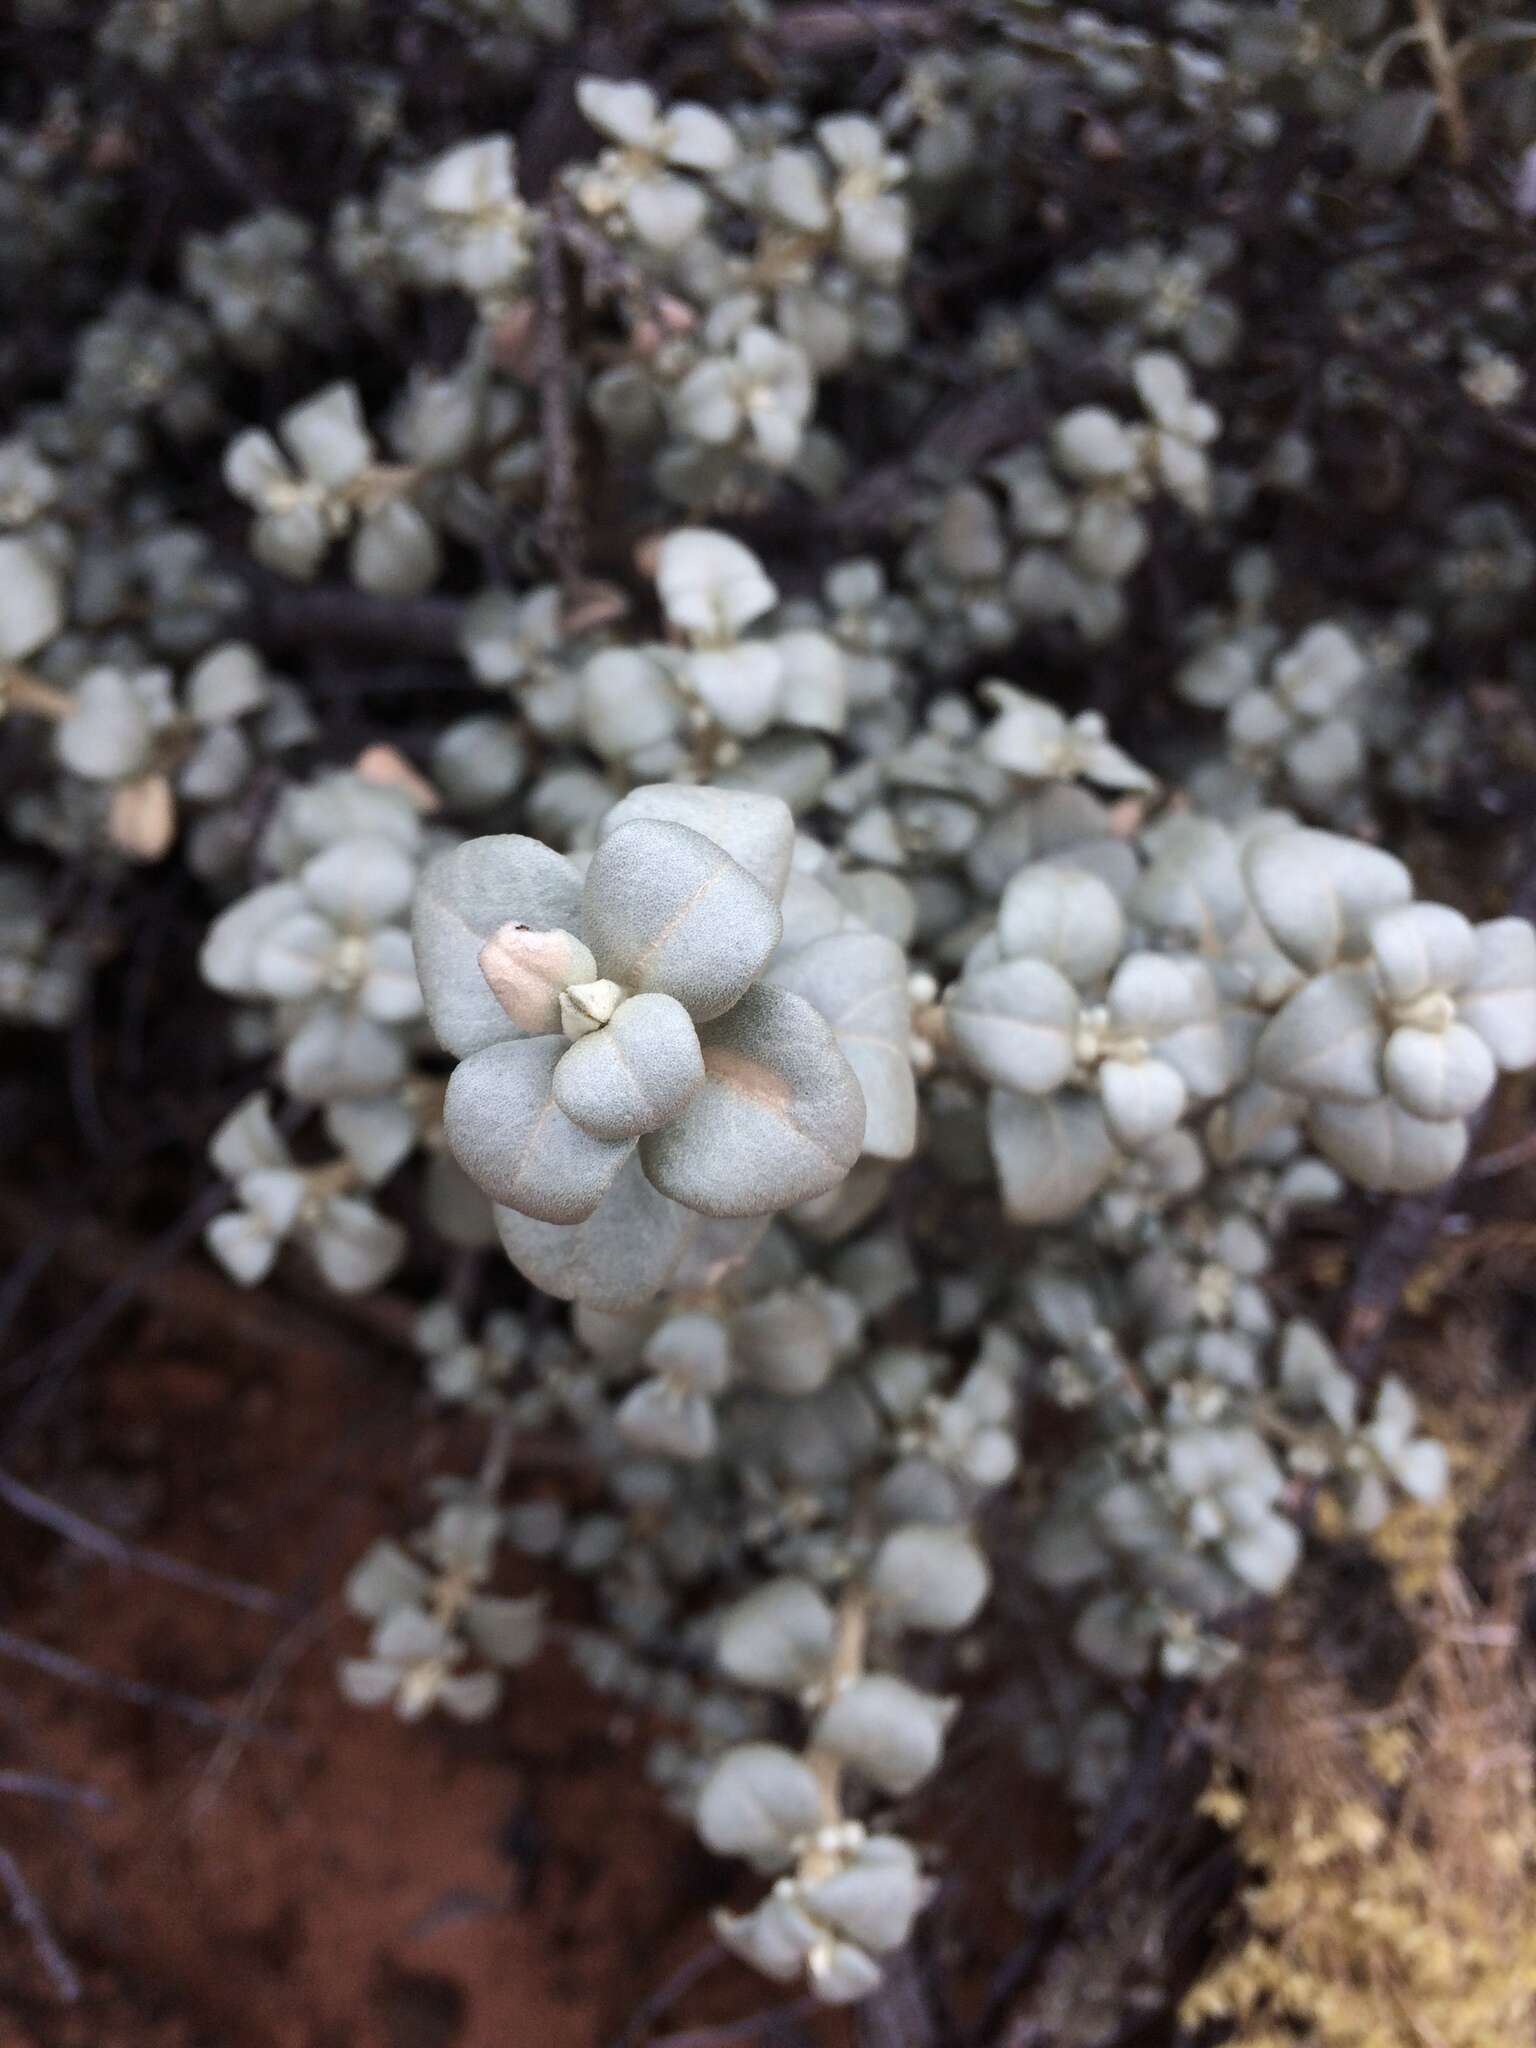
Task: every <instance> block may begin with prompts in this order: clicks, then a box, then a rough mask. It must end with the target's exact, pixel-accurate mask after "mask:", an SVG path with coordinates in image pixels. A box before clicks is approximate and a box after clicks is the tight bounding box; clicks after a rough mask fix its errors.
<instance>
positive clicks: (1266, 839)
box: [1243, 831, 1413, 974]
mask: <svg viewBox="0 0 1536 2048" xmlns="http://www.w3.org/2000/svg"><path fill="white" fill-rule="evenodd" d="M1243 872H1244V875H1245V877H1246V879H1247V883H1248V889H1249V893H1250V895H1251V896H1252V899H1253V907H1254V909H1255V910H1256V911H1257V912H1258V914H1259V916H1260V918H1262V920H1263V922H1264V924H1265V926H1266V928H1267V929H1268V931H1269V933H1270V935H1271V936H1272V938H1273V939H1274V941H1275V943H1276V945H1278V946H1279V947H1280V949H1281V951H1282V952H1284V953H1288V954H1289V955H1290V957H1291V958H1292V959H1293V960H1295V961H1296V962H1297V963H1298V964H1299V965H1300V966H1302V967H1305V968H1307V969H1309V970H1310V971H1311V972H1312V973H1314V974H1316V973H1318V972H1320V971H1321V970H1322V969H1323V968H1325V967H1332V966H1333V965H1334V963H1335V962H1336V961H1338V960H1341V959H1351V958H1354V957H1355V956H1357V955H1358V954H1360V953H1362V952H1363V951H1364V950H1365V944H1366V938H1367V935H1368V933H1369V930H1370V926H1371V921H1372V919H1373V918H1374V917H1375V916H1376V914H1377V913H1378V912H1379V911H1383V910H1390V909H1392V908H1393V907H1394V906H1395V905H1396V904H1399V903H1407V902H1408V901H1409V900H1410V899H1411V897H1412V895H1413V878H1412V876H1410V874H1409V873H1408V870H1407V869H1406V868H1405V867H1404V866H1403V864H1402V862H1401V861H1400V860H1396V859H1394V858H1393V856H1392V855H1391V854H1390V853H1383V852H1382V851H1381V849H1380V847H1376V846H1366V845H1363V844H1362V843H1361V842H1360V841H1359V840H1357V839H1344V838H1340V837H1339V836H1338V835H1337V834H1335V833H1332V832H1311V831H1295V832H1285V831H1277V832H1265V833H1262V834H1261V835H1260V836H1259V837H1258V838H1257V839H1255V840H1254V841H1252V842H1251V843H1250V845H1249V847H1248V849H1247V851H1246V853H1245V855H1244V858H1243Z"/></svg>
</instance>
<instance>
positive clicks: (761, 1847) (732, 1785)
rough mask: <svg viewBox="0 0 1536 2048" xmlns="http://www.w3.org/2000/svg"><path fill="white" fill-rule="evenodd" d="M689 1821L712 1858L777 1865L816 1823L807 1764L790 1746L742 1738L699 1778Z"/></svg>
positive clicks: (817, 1798) (817, 1808)
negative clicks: (785, 1747)
mask: <svg viewBox="0 0 1536 2048" xmlns="http://www.w3.org/2000/svg"><path fill="white" fill-rule="evenodd" d="M694 1820H695V1824H696V1826H697V1828H698V1831H699V1835H700V1837H701V1839H702V1840H703V1842H704V1845H705V1847H706V1848H709V1849H713V1850H714V1852H715V1854H716V1855H717V1856H742V1857H745V1858H746V1860H747V1861H748V1862H749V1863H752V1864H755V1865H756V1866H757V1867H758V1868H759V1869H764V1870H775V1869H780V1868H782V1867H783V1865H785V1864H786V1863H788V1862H789V1861H790V1860H791V1857H792V1855H793V1850H794V1845H795V1844H796V1843H797V1842H798V1841H799V1840H800V1839H801V1837H802V1836H805V1835H808V1834H812V1833H814V1831H815V1829H816V1828H817V1826H818V1825H819V1824H820V1821H821V1792H820V1788H819V1786H818V1785H817V1782H816V1777H815V1773H814V1772H813V1771H812V1770H811V1768H810V1766H809V1765H808V1764H806V1763H804V1762H803V1761H802V1760H801V1759H800V1758H799V1757H798V1756H795V1755H794V1754H793V1753H792V1752H791V1751H790V1750H787V1749H781V1748H780V1747H778V1745H777V1744H775V1743H769V1742H744V1743H742V1744H741V1745H740V1746H739V1747H738V1748H736V1749H730V1750H727V1751H726V1753H725V1755H724V1756H723V1757H721V1759H720V1761H719V1762H718V1763H717V1764H716V1765H715V1767H714V1769H713V1770H712V1771H711V1772H710V1774H709V1776H708V1777H707V1778H706V1779H705V1780H704V1783H703V1785H702V1786H701V1787H700V1788H699V1796H698V1802H697V1805H696V1807H695V1810H694Z"/></svg>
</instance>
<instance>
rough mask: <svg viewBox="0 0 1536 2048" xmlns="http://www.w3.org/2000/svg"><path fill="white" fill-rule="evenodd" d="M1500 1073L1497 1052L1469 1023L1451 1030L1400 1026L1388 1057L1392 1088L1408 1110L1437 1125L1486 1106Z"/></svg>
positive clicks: (1385, 1071) (1389, 1045)
mask: <svg viewBox="0 0 1536 2048" xmlns="http://www.w3.org/2000/svg"><path fill="white" fill-rule="evenodd" d="M1498 1072H1499V1070H1498V1068H1497V1066H1496V1065H1495V1064H1494V1058H1493V1054H1492V1053H1491V1052H1490V1051H1489V1050H1488V1048H1487V1046H1486V1045H1485V1044H1484V1043H1483V1041H1482V1039H1481V1038H1479V1037H1478V1035H1477V1033H1476V1032H1475V1031H1474V1030H1473V1029H1472V1027H1471V1026H1470V1025H1469V1024H1452V1025H1451V1026H1450V1027H1449V1029H1448V1030H1445V1031H1419V1030H1416V1029H1415V1028H1414V1027H1413V1026H1411V1025H1403V1026H1399V1028H1398V1029H1397V1030H1396V1031H1394V1032H1393V1033H1392V1035H1391V1037H1390V1038H1389V1039H1388V1040H1387V1047H1386V1051H1385V1053H1384V1054H1383V1056H1382V1074H1383V1077H1384V1078H1385V1080H1386V1084H1387V1087H1388V1089H1389V1090H1390V1091H1391V1093H1392V1094H1393V1095H1395V1096H1396V1098H1397V1100H1398V1101H1399V1102H1400V1103H1401V1104H1402V1105H1403V1107H1404V1109H1408V1110H1412V1112H1413V1114H1414V1115H1415V1116H1422V1117H1428V1118H1429V1119H1430V1121H1431V1122H1437V1121H1439V1120H1441V1119H1443V1118H1445V1117H1449V1116H1470V1115H1471V1114H1472V1112H1473V1110H1475V1109H1479V1108H1481V1107H1482V1105H1483V1103H1485V1102H1486V1101H1487V1100H1488V1097H1489V1095H1490V1094H1491V1093H1492V1090H1493V1084H1494V1082H1495V1081H1496V1080H1497V1079H1498Z"/></svg>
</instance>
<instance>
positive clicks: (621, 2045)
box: [613, 1941, 726, 2048]
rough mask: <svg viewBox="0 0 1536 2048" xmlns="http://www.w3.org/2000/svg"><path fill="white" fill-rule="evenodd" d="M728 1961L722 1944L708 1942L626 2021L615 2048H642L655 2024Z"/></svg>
mask: <svg viewBox="0 0 1536 2048" xmlns="http://www.w3.org/2000/svg"><path fill="white" fill-rule="evenodd" d="M725 1960H726V1951H725V1950H724V1949H723V1948H722V1947H721V1946H720V1944H719V1942H718V1941H708V1942H706V1943H705V1944H704V1946H703V1947H702V1948H701V1949H696V1950H695V1951H694V1953H693V1954H692V1955H691V1956H689V1958H688V1960H687V1961H686V1962H684V1963H680V1964H679V1965H678V1967H677V1968H676V1969H675V1970H674V1971H673V1972H672V1974H671V1976H670V1977H668V1979H667V1980H666V1982H665V1983H664V1984H661V1985H658V1986H657V1988H656V1990H654V1991H653V1992H652V1993H651V1994H650V1996H649V1997H648V1998H643V1999H642V2000H641V2001H640V2003H639V2005H637V2006H636V2007H635V2010H634V2011H633V2012H632V2013H631V2014H630V2016H629V2019H628V2020H627V2021H626V2022H625V2025H624V2030H623V2032H622V2033H621V2034H619V2035H617V2036H616V2037H615V2039H614V2042H613V2048H641V2043H642V2042H643V2041H644V2039H645V2037H646V2036H647V2035H648V2034H649V2032H650V2030H651V2026H652V2024H653V2023H654V2022H655V2021H656V2020H659V2019H660V2018H661V2016H662V2014H663V2013H665V2012H669V2011H670V2010H671V2008H672V2007H673V2006H674V2005H676V2003H677V2001H678V2000H679V1999H680V1998H682V1997H684V1996H685V1995H686V1994H687V1993H688V1992H690V1991H691V1990H692V1989H693V1987H694V1985H695V1984H697V1983H699V1982H701V1981H702V1979H704V1978H705V1977H707V1976H709V1975H710V1973H711V1972H712V1971H714V1970H718V1969H719V1967H720V1965H721V1964H722V1963H723V1962H724V1961H725Z"/></svg>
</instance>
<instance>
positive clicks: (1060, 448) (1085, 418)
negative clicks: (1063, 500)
mask: <svg viewBox="0 0 1536 2048" xmlns="http://www.w3.org/2000/svg"><path fill="white" fill-rule="evenodd" d="M1051 454H1052V456H1053V457H1054V459H1055V461H1056V462H1057V464H1058V465H1059V467H1060V468H1062V469H1063V470H1065V472H1066V473H1067V475H1068V476H1070V477H1072V478H1074V479H1076V480H1077V481H1079V482H1081V483H1088V484H1101V483H1112V482H1114V481H1115V480H1116V479H1117V478H1120V477H1126V476H1129V475H1130V474H1131V472H1132V471H1133V470H1134V469H1135V467H1136V443H1135V441H1134V439H1133V438H1132V436H1131V434H1130V432H1129V430H1128V429H1127V427H1126V426H1125V424H1124V422H1123V421H1121V420H1117V419H1116V418H1115V416H1114V414H1113V413H1112V412H1108V411H1106V410H1105V408H1104V407H1103V406H1101V405H1083V406H1079V407H1078V408H1077V409H1076V411H1074V412H1069V413H1065V414H1063V416H1062V417H1061V418H1060V419H1059V420H1058V421H1057V422H1056V424H1055V426H1054V427H1053V428H1052V429H1051Z"/></svg>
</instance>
